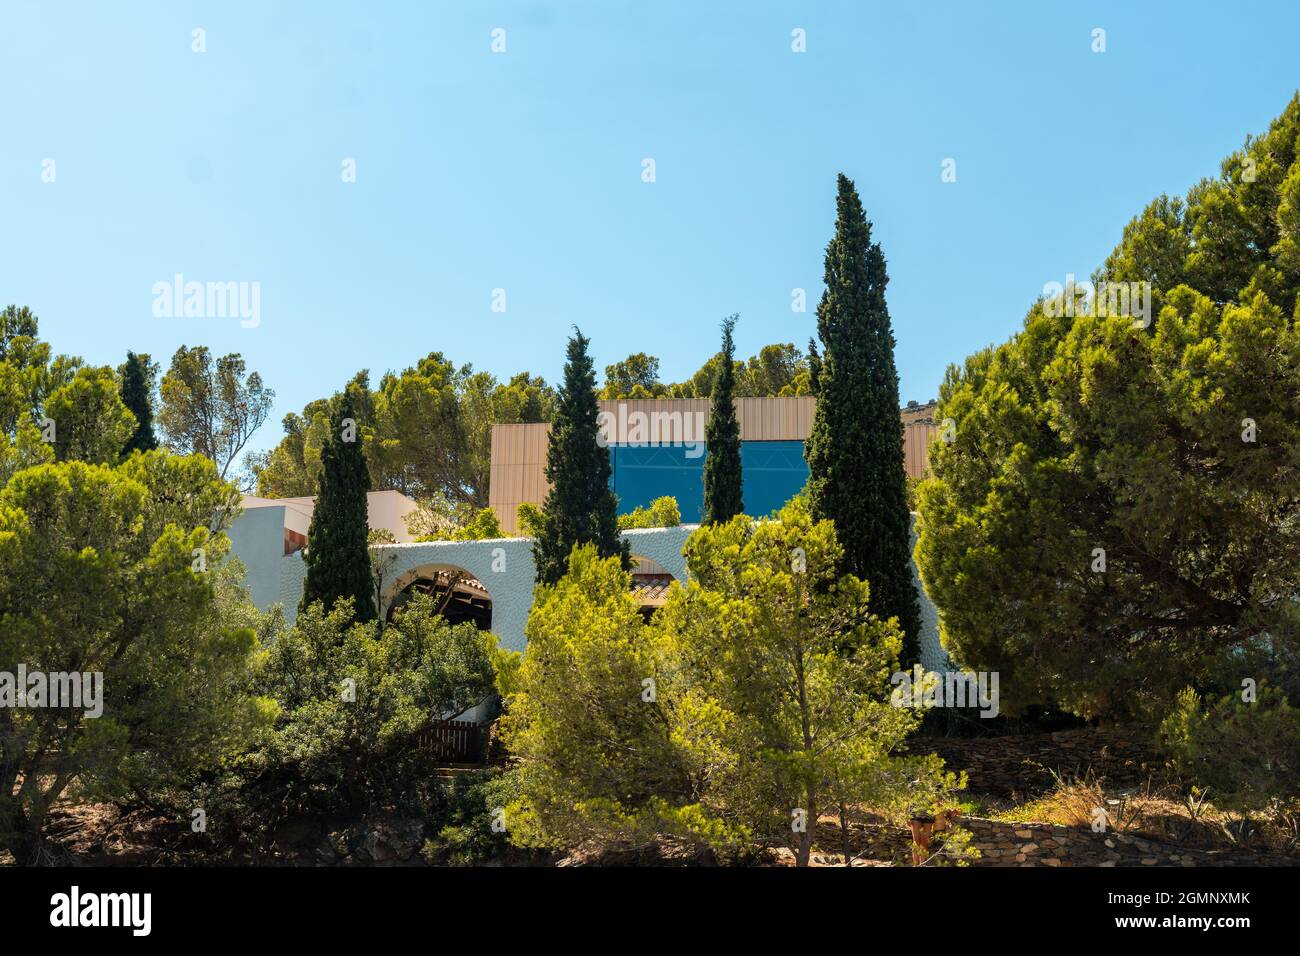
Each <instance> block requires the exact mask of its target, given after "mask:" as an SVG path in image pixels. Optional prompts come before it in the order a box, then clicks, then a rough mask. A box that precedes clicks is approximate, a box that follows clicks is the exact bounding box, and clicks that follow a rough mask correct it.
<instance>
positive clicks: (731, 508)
mask: <svg viewBox="0 0 1300 956" xmlns="http://www.w3.org/2000/svg"><path fill="white" fill-rule="evenodd" d="M737 318H739V316H735V315H732V316H729V317H728V318H726V319H724V320H723V322H722V353H721V359H720V360H719V362H718V376H717V378H716V379H715V380H714V383H713V397H712V398H713V400H712V403H711V404H710V406H709V424H708V427H707V428H706V429H705V432H704V438H705V448H706V456H705V459H704V517H703V520H704V523H705V524H723V523H725V522H727V521H730V520H731V519H732V518H733V517H735V516H736V515H738V514H743V513H744V511H745V502H744V498H743V495H742V479H741V471H740V423H739V422H737V421H736V403H735V400H734V399H733V398H732V392H733V391H734V390H735V384H736V366H735V352H736V345H735V341H734V339H733V333H734V332H735V328H736V319H737Z"/></svg>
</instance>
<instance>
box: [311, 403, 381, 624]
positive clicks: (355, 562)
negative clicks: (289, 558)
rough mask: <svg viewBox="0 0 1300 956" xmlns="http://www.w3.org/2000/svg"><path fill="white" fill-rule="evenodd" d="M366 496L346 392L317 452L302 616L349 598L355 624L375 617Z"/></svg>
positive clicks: (361, 458) (363, 464)
mask: <svg viewBox="0 0 1300 956" xmlns="http://www.w3.org/2000/svg"><path fill="white" fill-rule="evenodd" d="M369 490H370V471H369V469H368V468H367V467H366V454H365V452H364V451H363V450H362V448H361V435H360V434H359V433H358V432H357V426H356V419H355V416H354V414H353V404H352V393H351V391H346V392H344V394H343V398H342V400H341V401H340V402H339V406H338V410H337V412H336V413H335V415H334V418H333V421H332V422H331V423H330V433H329V436H328V437H327V439H326V441H325V447H324V448H322V449H321V476H320V493H319V494H318V495H317V496H316V507H315V509H314V510H313V511H312V515H311V526H310V527H309V528H308V529H307V553H306V557H305V560H306V562H307V580H306V583H305V585H304V586H303V592H302V602H301V604H299V610H300V611H301V610H303V609H305V608H306V607H307V606H308V605H309V604H311V603H312V602H313V601H320V602H322V603H323V604H324V605H325V607H326V608H327V609H328V608H333V606H334V602H335V601H337V600H338V599H339V598H345V597H350V598H353V599H354V601H355V603H354V605H353V609H354V615H355V619H356V620H357V621H372V620H374V619H375V618H376V617H378V614H377V613H376V611H375V597H374V581H373V579H372V578H371V572H370V550H369V547H368V538H369V530H370V525H369V520H368V515H367V501H366V492H368V491H369Z"/></svg>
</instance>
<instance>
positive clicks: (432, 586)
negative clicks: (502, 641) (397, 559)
mask: <svg viewBox="0 0 1300 956" xmlns="http://www.w3.org/2000/svg"><path fill="white" fill-rule="evenodd" d="M417 594H427V595H429V596H430V597H432V598H433V602H434V607H435V608H436V610H437V613H438V614H440V615H441V616H442V617H444V618H445V619H446V620H447V621H448V622H450V623H452V624H460V623H462V622H464V621H468V622H469V623H471V624H473V625H474V626H475V627H477V628H478V629H479V630H480V631H490V630H492V595H491V594H489V593H488V589H487V588H486V587H484V586H483V582H482V581H480V580H478V579H477V578H476V577H474V576H473V575H472V574H470V573H469V572H468V571H466V570H464V569H463V568H455V567H437V568H421V569H420V570H419V571H417V572H415V573H414V575H412V576H410V577H409V578H408V580H407V582H406V583H405V584H404V585H402V586H401V588H400V589H399V590H398V591H397V593H396V594H394V595H393V599H392V600H391V601H390V602H389V603H388V613H387V614H386V615H385V620H386V621H388V622H391V621H392V620H393V616H394V615H395V614H397V613H399V612H400V611H401V610H402V608H403V607H405V606H406V605H407V604H408V603H409V602H410V601H411V599H412V598H413V597H414V596H415V595H417Z"/></svg>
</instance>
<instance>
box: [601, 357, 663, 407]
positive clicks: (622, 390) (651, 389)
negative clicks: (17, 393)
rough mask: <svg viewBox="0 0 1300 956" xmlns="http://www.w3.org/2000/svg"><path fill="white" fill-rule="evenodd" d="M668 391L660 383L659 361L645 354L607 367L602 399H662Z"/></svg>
mask: <svg viewBox="0 0 1300 956" xmlns="http://www.w3.org/2000/svg"><path fill="white" fill-rule="evenodd" d="M666 391H667V389H666V388H665V387H664V385H663V383H661V382H660V381H659V359H657V358H655V357H654V356H653V355H646V354H645V353H644V352H637V353H636V354H634V355H629V356H628V357H627V358H626V359H624V360H623V361H622V362H616V363H615V364H613V365H609V366H606V367H605V387H604V388H602V389H601V390H600V397H601V398H633V399H635V398H662V397H663V395H664V394H665V392H666Z"/></svg>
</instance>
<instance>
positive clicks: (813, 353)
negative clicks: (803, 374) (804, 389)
mask: <svg viewBox="0 0 1300 956" xmlns="http://www.w3.org/2000/svg"><path fill="white" fill-rule="evenodd" d="M821 375H822V357H821V353H819V352H818V351H817V340H816V339H814V338H811V337H810V338H809V339H808V389H809V391H811V392H812V393H813V394H814V395H816V394H817V389H818V387H819V382H820V381H821Z"/></svg>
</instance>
